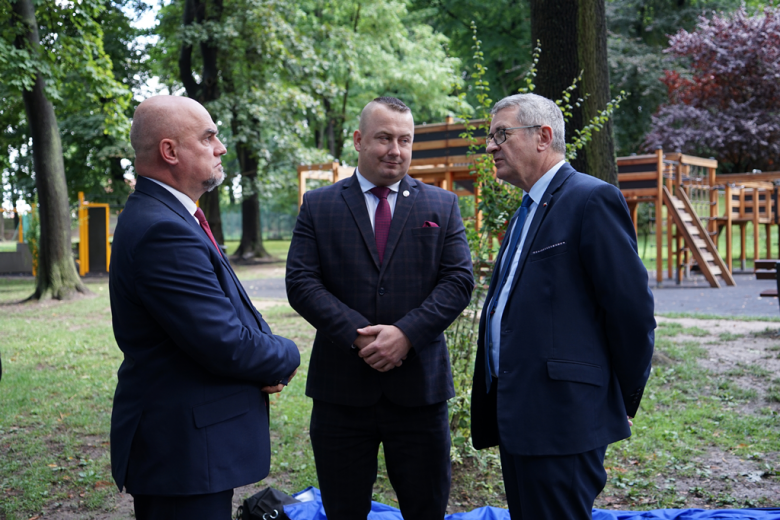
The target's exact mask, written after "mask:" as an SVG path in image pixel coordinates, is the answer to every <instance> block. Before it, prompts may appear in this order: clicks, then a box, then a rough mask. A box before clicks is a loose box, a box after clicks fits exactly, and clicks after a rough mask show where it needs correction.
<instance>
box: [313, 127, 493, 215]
mask: <svg viewBox="0 0 780 520" xmlns="http://www.w3.org/2000/svg"><path fill="white" fill-rule="evenodd" d="M484 123H485V121H484V120H474V121H471V122H470V125H471V126H472V127H475V130H474V131H473V135H474V137H475V138H476V142H477V144H480V145H484V144H485V136H486V132H485V129H484V128H480V126H481V125H482V124H484ZM465 129H466V125H465V124H464V123H456V122H455V120H454V119H453V118H452V117H448V118H447V120H446V121H445V122H444V123H438V124H431V125H416V126H415V127H414V143H413V144H412V162H411V165H410V166H409V175H410V176H411V177H413V178H414V179H416V180H418V181H420V182H424V183H425V184H430V185H433V186H438V187H439V188H442V189H445V190H448V191H452V192H455V193H456V194H457V195H458V196H460V197H474V218H475V219H476V221H477V227H479V224H480V215H479V211H478V210H477V206H478V204H477V202H478V200H479V186H478V185H477V184H476V183H475V182H474V177H473V176H472V175H471V172H472V171H473V170H474V161H475V159H476V158H477V157H479V155H468V151H469V145H470V141H469V140H468V139H464V138H462V137H461V133H463V132H464V131H465ZM354 172H355V168H354V167H351V166H349V167H348V166H340V165H339V163H338V161H333V162H332V163H324V164H311V165H301V166H298V206H299V207H300V205H301V204H303V194H304V193H306V180H308V179H318V180H328V181H330V182H334V183H335V182H337V181H339V180H341V179H344V178H346V177H350V176H351V175H352V174H353V173H354Z"/></svg>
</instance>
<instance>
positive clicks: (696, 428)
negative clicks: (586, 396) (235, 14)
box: [0, 248, 780, 520]
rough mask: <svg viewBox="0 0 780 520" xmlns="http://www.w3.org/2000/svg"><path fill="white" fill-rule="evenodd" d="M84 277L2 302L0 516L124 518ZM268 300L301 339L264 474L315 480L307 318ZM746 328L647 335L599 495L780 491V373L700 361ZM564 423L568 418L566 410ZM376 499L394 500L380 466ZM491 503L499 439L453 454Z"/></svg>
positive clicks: (274, 414)
mask: <svg viewBox="0 0 780 520" xmlns="http://www.w3.org/2000/svg"><path fill="white" fill-rule="evenodd" d="M280 249H281V248H280ZM33 285H34V282H33V280H32V279H18V278H0V303H3V302H5V303H8V302H12V301H15V300H19V299H21V298H23V297H26V296H28V295H29V294H31V293H32V291H33ZM88 285H89V288H90V289H91V290H92V292H93V294H94V296H93V297H89V298H82V299H78V300H75V301H70V302H46V303H43V304H21V305H11V304H6V305H0V331H2V336H1V337H2V340H1V341H0V351H1V352H2V360H3V369H4V375H3V379H2V382H0V518H3V519H5V518H7V519H9V520H11V519H30V518H32V517H36V516H37V515H41V514H42V513H45V517H46V518H58V517H59V518H129V516H128V515H129V509H128V507H129V506H127V501H126V500H125V501H124V502H123V501H122V500H121V499H120V495H119V494H118V493H117V490H116V487H115V486H114V484H113V482H112V479H111V476H110V466H109V463H110V462H109V456H108V449H109V446H108V433H109V420H110V414H111V401H112V396H113V393H114V387H115V384H116V370H117V368H118V367H119V364H120V362H121V359H122V356H121V353H120V352H119V350H118V348H117V347H116V344H115V342H114V338H113V335H112V332H111V322H110V318H111V316H110V309H109V301H108V286H107V282H106V280H105V279H91V280H90V279H88ZM265 305H275V306H270V307H264V308H262V309H261V312H262V313H263V315H264V317H265V318H266V319H267V321H268V322H269V323H270V324H271V327H272V328H273V329H274V332H275V333H277V334H281V335H284V336H287V337H290V338H292V339H293V340H294V341H296V343H297V344H298V345H299V347H300V348H301V350H302V363H303V366H302V367H301V370H300V371H299V374H298V376H297V377H296V379H295V380H294V381H293V382H292V384H291V385H290V386H289V387H288V388H287V389H286V390H285V391H284V392H283V393H282V394H280V395H276V396H273V397H272V407H271V424H272V426H271V427H272V444H273V445H272V449H273V458H272V468H271V476H270V477H269V478H267V479H266V480H265V481H264V482H262V483H260V484H259V486H260V487H265V486H267V485H273V486H275V487H277V488H280V489H282V490H284V491H287V492H295V491H299V490H301V489H303V488H305V487H306V486H309V485H315V486H316V485H317V479H316V472H315V467H314V462H313V458H312V454H311V448H310V443H309V438H308V425H309V413H310V408H311V402H310V400H309V399H308V398H306V397H305V395H304V388H305V383H306V370H307V368H308V360H309V352H310V351H309V348H310V345H311V342H312V340H313V337H314V330H313V329H312V328H311V326H309V325H308V324H307V323H306V322H305V321H304V320H303V319H302V318H301V317H300V316H298V315H297V314H296V313H295V312H294V311H293V310H292V309H291V308H290V307H288V306H287V305H285V304H272V303H268V302H265V303H264V306H265ZM723 323H726V322H723ZM727 323H729V324H732V323H740V322H727ZM767 325H770V326H773V327H774V328H775V329H776V328H777V325H775V324H767ZM729 326H731V325H729ZM755 326H756V327H761V328H762V330H763V327H764V325H763V324H757V325H755ZM729 330H731V329H729ZM768 334H770V335H771V334H773V333H772V332H771V331H770V332H769V333H768ZM747 341H754V337H753V336H751V335H750V334H734V333H731V332H728V331H727V330H726V329H725V328H724V329H723V330H721V331H718V330H714V331H713V330H710V329H707V328H704V327H703V326H702V327H697V326H695V325H694V326H683V325H680V324H679V323H677V322H674V321H673V320H666V321H663V322H662V323H661V325H660V327H659V329H658V337H657V342H656V345H657V350H658V351H661V352H662V353H663V354H664V357H663V358H662V361H663V363H657V364H656V367H655V368H654V371H653V375H652V376H651V379H650V382H649V385H648V388H647V390H646V392H645V397H644V400H643V402H642V410H641V411H640V414H639V416H638V417H637V419H636V421H635V427H634V435H633V437H632V438H631V439H629V440H626V441H622V442H619V443H617V444H614V445H612V446H610V448H609V451H608V454H607V461H606V463H605V465H606V467H607V468H608V472H609V480H608V483H607V488H606V489H605V490H604V492H603V493H602V495H601V496H600V497H599V499H598V501H597V504H596V506H597V507H601V508H617V509H656V508H663V507H692V506H697V507H705V508H719V507H732V508H737V507H760V506H770V505H773V504H777V503H780V479H778V473H779V472H780V461H779V459H778V457H779V456H780V420H779V419H778V411H780V379H777V377H778V375H777V373H776V372H774V371H773V370H769V369H767V368H766V367H765V366H764V365H762V364H761V363H762V362H755V363H752V364H751V363H749V364H743V365H734V367H735V368H733V369H731V370H730V371H729V372H726V373H723V372H718V371H717V370H714V369H712V368H707V367H706V366H703V365H702V363H705V362H707V359H708V357H710V356H712V354H708V352H710V350H711V349H713V348H715V347H718V348H726V349H731V348H732V346H735V345H738V344H741V342H747ZM755 341H763V342H764V343H762V345H764V344H766V346H762V347H760V348H761V349H763V350H761V353H762V355H763V354H764V353H765V354H766V356H768V357H767V358H766V360H767V361H766V363H769V362H770V361H771V362H772V363H776V361H775V360H776V359H777V358H778V357H779V356H780V339H778V340H772V339H766V338H764V339H760V338H759V339H755ZM773 341H774V343H773ZM750 348H753V349H756V348H759V347H755V346H751V347H750ZM708 349H710V350H708ZM762 359H764V358H762ZM767 366H769V365H767ZM745 381H748V382H749V384H744V382H745ZM561 427H562V428H566V427H567V426H566V418H565V417H562V418H561ZM721 459H723V461H724V466H725V462H726V461H728V462H729V463H730V464H731V465H732V466H729V467H732V469H733V468H737V469H733V471H732V470H729V471H726V470H725V469H724V468H722V467H721V468H717V467H715V465H714V464H713V463H712V462H711V460H718V461H720V460H721ZM740 461H741V462H740ZM718 464H720V463H718ZM743 474H744V475H743ZM751 486H752V487H751ZM254 491H256V489H254V488H244V489H242V491H241V492H242V493H243V494H245V495H246V494H249V493H252V492H254ZM375 499H376V500H379V501H382V502H385V503H388V504H391V505H397V503H396V502H395V497H394V494H393V493H392V490H391V488H390V485H389V481H388V479H387V473H386V471H385V469H384V467H383V466H381V467H380V472H379V478H378V481H377V485H376V487H375ZM486 504H490V505H496V506H501V507H505V502H504V497H503V487H502V482H501V478H500V467H499V464H498V458H497V456H496V453H495V452H488V453H487V454H485V455H482V456H480V457H471V456H468V455H466V456H465V457H464V458H463V461H462V463H460V464H456V465H455V466H454V471H453V488H452V493H451V498H450V512H456V511H463V510H470V509H473V508H475V507H479V506H483V505H486ZM66 513H67V514H66ZM68 515H70V516H68Z"/></svg>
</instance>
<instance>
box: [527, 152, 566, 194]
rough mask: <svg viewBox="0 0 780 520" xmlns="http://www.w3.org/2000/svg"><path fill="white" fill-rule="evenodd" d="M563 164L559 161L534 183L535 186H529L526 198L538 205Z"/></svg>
mask: <svg viewBox="0 0 780 520" xmlns="http://www.w3.org/2000/svg"><path fill="white" fill-rule="evenodd" d="M565 162H566V161H565V160H564V161H560V162H559V163H558V164H556V165H555V166H553V167H552V168H550V169H549V170H547V173H545V174H544V175H542V177H541V178H540V179H539V180H538V181H536V184H534V185H533V186H531V191H529V192H528V196H529V197H531V200H533V201H534V202H535V203H538V202H539V201H540V200H542V196H543V195H544V192H545V191H547V187H548V186H549V185H550V183H551V182H552V180H553V177H555V174H556V173H558V170H560V169H561V166H563V165H564V163H565Z"/></svg>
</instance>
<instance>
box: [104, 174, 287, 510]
mask: <svg viewBox="0 0 780 520" xmlns="http://www.w3.org/2000/svg"><path fill="white" fill-rule="evenodd" d="M109 289H110V293H111V313H112V319H113V324H114V336H115V337H116V341H117V344H118V345H119V348H120V349H121V350H122V352H123V353H124V356H125V358H124V361H123V362H122V365H121V367H120V368H119V372H118V374H117V375H118V383H117V388H116V394H115V396H114V407H113V413H112V416H111V466H112V473H113V476H114V480H115V481H116V483H117V485H118V486H119V489H120V490H121V489H122V488H123V487H126V489H127V492H129V493H133V494H148V495H192V494H206V493H216V492H219V491H224V490H227V489H232V488H234V487H237V486H242V485H246V484H250V483H253V482H257V481H259V480H262V479H263V478H265V477H266V475H268V470H269V465H270V441H269V434H268V397H267V396H266V395H265V394H263V393H262V392H261V391H260V388H261V387H263V386H266V385H268V384H271V383H274V382H276V381H279V380H283V379H285V378H286V377H288V376H289V375H290V374H291V373H292V372H293V371H294V370H295V368H296V367H297V366H298V364H299V362H300V356H299V354H298V349H297V347H296V346H295V344H294V343H293V342H292V341H290V340H288V339H285V338H282V337H280V336H274V335H273V334H272V333H271V330H270V329H269V327H268V325H267V324H266V323H265V321H263V318H262V317H261V316H260V314H259V313H258V312H257V310H256V309H255V308H254V306H253V305H252V303H251V301H250V300H249V297H248V296H247V294H246V292H244V289H243V287H242V286H241V283H240V282H239V281H238V279H237V278H236V275H235V273H234V272H233V270H232V269H231V268H230V265H229V264H228V262H227V261H226V259H225V258H223V257H222V255H220V253H219V252H218V251H217V249H216V248H215V247H214V244H212V243H211V241H210V240H209V238H208V236H207V235H206V233H205V232H204V231H203V230H202V229H201V227H200V225H199V224H198V222H197V221H196V220H195V219H194V217H193V216H192V215H190V214H189V213H188V212H187V210H186V209H185V208H184V206H183V205H182V204H181V202H179V201H178V200H177V199H176V198H175V197H174V196H173V195H172V194H171V193H170V192H168V191H167V190H166V189H164V188H163V187H161V186H159V185H157V184H155V183H154V182H152V181H150V180H148V179H145V178H144V177H139V178H138V180H137V183H136V188H135V192H134V193H133V194H132V195H130V197H129V198H128V200H127V204H126V206H125V209H124V211H123V212H122V214H121V215H120V216H119V223H118V224H117V227H116V232H115V234H114V244H113V250H112V255H111V268H110V275H109Z"/></svg>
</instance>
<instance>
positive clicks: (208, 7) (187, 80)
mask: <svg viewBox="0 0 780 520" xmlns="http://www.w3.org/2000/svg"><path fill="white" fill-rule="evenodd" d="M222 7H223V5H222V0H211V1H208V0H186V2H185V4H184V16H183V22H184V25H185V26H188V25H192V24H194V23H197V24H203V23H205V22H209V21H215V22H219V21H220V20H221V19H222ZM217 51H218V49H217V45H216V42H215V41H214V39H213V38H208V39H207V40H206V41H204V42H201V44H200V54H201V58H202V62H203V69H202V71H201V75H200V76H201V82H200V83H198V82H197V81H196V80H195V77H194V75H193V73H192V45H186V44H184V43H182V46H181V51H180V53H179V74H180V77H181V81H182V83H183V84H184V88H185V90H186V91H187V97H189V98H192V99H194V100H196V101H198V102H199V103H200V104H201V105H203V106H204V107H206V109H208V106H207V103H208V102H209V101H214V100H215V99H219V94H220V92H219V66H218V65H217ZM199 202H200V208H201V209H202V210H203V213H204V214H205V215H206V220H208V222H209V227H210V228H211V232H212V234H213V235H214V240H216V242H217V244H224V243H225V235H224V233H223V232H222V214H221V213H220V210H219V188H217V189H215V190H212V191H210V192H206V193H204V194H203V196H201V198H200V201H199Z"/></svg>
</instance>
